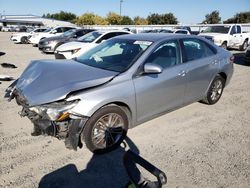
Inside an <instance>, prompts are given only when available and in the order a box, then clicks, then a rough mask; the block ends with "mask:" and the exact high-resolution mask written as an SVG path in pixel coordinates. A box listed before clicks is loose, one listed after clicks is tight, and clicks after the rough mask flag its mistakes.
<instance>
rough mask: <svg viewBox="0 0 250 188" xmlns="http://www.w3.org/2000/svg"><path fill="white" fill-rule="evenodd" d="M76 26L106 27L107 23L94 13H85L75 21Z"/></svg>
mask: <svg viewBox="0 0 250 188" xmlns="http://www.w3.org/2000/svg"><path fill="white" fill-rule="evenodd" d="M76 24H77V25H107V24H108V22H107V21H106V20H105V19H104V18H102V17H101V16H98V15H96V14H94V13H85V14H83V15H81V16H79V17H78V18H77V19H76Z"/></svg>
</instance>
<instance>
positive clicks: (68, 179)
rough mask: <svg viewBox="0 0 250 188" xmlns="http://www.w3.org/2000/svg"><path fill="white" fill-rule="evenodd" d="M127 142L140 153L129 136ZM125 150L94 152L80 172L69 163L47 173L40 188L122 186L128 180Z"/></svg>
mask: <svg viewBox="0 0 250 188" xmlns="http://www.w3.org/2000/svg"><path fill="white" fill-rule="evenodd" d="M126 144H127V146H128V147H129V148H130V149H131V150H132V151H133V152H135V153H136V154H139V149H138V148H137V147H136V145H135V144H134V143H133V142H132V141H131V140H130V139H129V138H126ZM125 152H126V151H125V149H124V148H122V147H119V148H118V149H116V150H115V151H112V152H110V153H107V154H103V155H95V154H94V155H93V156H92V158H91V159H90V161H89V162H88V164H87V167H86V168H85V169H84V170H82V171H80V172H78V170H77V167H76V166H75V165H74V164H68V165H66V166H64V167H62V168H60V169H58V170H56V171H54V172H51V173H49V174H47V175H45V176H44V177H43V178H42V179H41V181H40V182H39V188H52V187H53V188H72V187H73V188H83V187H87V188H100V187H104V188H108V187H115V188H122V187H124V186H125V185H126V183H127V182H128V176H127V174H126V171H125V168H124V167H123V161H122V160H123V155H124V154H125Z"/></svg>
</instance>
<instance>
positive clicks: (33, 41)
mask: <svg viewBox="0 0 250 188" xmlns="http://www.w3.org/2000/svg"><path fill="white" fill-rule="evenodd" d="M70 29H76V28H75V27H55V28H53V29H51V31H49V32H42V33H37V34H34V35H32V37H31V38H30V39H29V43H31V44H32V45H33V46H37V45H38V43H39V41H40V40H41V39H45V38H48V37H55V36H59V35H62V34H63V33H64V32H66V31H68V30H70Z"/></svg>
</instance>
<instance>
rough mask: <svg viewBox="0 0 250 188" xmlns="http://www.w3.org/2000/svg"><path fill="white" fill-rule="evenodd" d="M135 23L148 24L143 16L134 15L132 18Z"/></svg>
mask: <svg viewBox="0 0 250 188" xmlns="http://www.w3.org/2000/svg"><path fill="white" fill-rule="evenodd" d="M134 24H135V25H148V20H147V19H145V18H141V17H140V16H136V17H135V18H134Z"/></svg>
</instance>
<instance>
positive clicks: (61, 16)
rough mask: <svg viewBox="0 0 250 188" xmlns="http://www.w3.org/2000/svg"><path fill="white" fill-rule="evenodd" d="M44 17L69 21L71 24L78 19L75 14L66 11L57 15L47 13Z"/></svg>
mask: <svg viewBox="0 0 250 188" xmlns="http://www.w3.org/2000/svg"><path fill="white" fill-rule="evenodd" d="M42 17H44V18H51V19H56V20H62V21H69V22H72V21H73V20H74V19H76V15H75V14H73V13H71V12H64V11H60V12H59V13H55V14H49V13H47V14H46V15H45V14H43V16H42Z"/></svg>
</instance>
